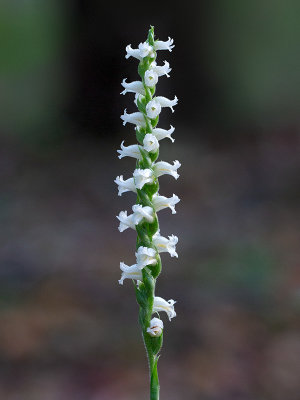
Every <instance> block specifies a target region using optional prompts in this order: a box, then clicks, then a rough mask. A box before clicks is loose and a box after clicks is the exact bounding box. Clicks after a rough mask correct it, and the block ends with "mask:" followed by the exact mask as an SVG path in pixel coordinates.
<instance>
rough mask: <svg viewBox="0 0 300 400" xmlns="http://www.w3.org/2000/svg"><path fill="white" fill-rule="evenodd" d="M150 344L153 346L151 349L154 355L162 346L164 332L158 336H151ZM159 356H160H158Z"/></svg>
mask: <svg viewBox="0 0 300 400" xmlns="http://www.w3.org/2000/svg"><path fill="white" fill-rule="evenodd" d="M149 342H150V346H151V350H152V353H153V354H154V355H156V354H157V353H158V352H159V350H160V349H161V348H162V344H163V333H162V334H161V335H160V336H158V337H151V336H150V341H149ZM157 358H158V357H157Z"/></svg>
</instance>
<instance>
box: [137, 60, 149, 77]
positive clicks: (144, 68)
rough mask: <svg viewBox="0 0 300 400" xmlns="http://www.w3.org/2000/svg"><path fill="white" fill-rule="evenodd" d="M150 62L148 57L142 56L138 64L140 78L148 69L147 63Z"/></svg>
mask: <svg viewBox="0 0 300 400" xmlns="http://www.w3.org/2000/svg"><path fill="white" fill-rule="evenodd" d="M151 62H152V59H151V58H150V57H144V58H143V59H142V60H141V61H140V63H139V66H138V73H139V75H140V77H141V78H142V79H144V75H145V72H146V71H147V69H149V65H150V63H151Z"/></svg>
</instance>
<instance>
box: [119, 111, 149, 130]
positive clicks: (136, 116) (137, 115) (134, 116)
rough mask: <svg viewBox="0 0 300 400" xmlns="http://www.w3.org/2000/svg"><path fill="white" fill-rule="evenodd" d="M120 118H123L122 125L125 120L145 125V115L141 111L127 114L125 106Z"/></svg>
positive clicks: (125, 122)
mask: <svg viewBox="0 0 300 400" xmlns="http://www.w3.org/2000/svg"><path fill="white" fill-rule="evenodd" d="M121 119H122V120H123V125H126V124H127V122H128V123H130V124H135V125H137V126H143V127H145V126H146V122H145V117H144V115H143V113H141V112H134V113H131V114H127V111H126V108H125V110H124V114H123V115H121Z"/></svg>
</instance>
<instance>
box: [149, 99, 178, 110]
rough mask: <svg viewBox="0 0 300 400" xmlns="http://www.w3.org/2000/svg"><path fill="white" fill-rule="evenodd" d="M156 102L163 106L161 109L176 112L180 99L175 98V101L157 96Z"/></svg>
mask: <svg viewBox="0 0 300 400" xmlns="http://www.w3.org/2000/svg"><path fill="white" fill-rule="evenodd" d="M155 100H156V101H157V102H158V103H159V104H160V105H161V107H170V109H171V110H172V112H174V110H173V107H174V106H176V104H177V103H178V98H177V97H176V96H175V97H174V100H170V99H167V98H166V97H163V96H157V97H155Z"/></svg>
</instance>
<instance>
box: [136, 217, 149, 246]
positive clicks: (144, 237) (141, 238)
mask: <svg viewBox="0 0 300 400" xmlns="http://www.w3.org/2000/svg"><path fill="white" fill-rule="evenodd" d="M148 225H149V224H148V223H147V222H145V223H143V224H138V225H136V231H137V234H138V237H137V249H138V248H139V247H140V246H143V247H151V241H150V238H149V234H148V231H149V227H148Z"/></svg>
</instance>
